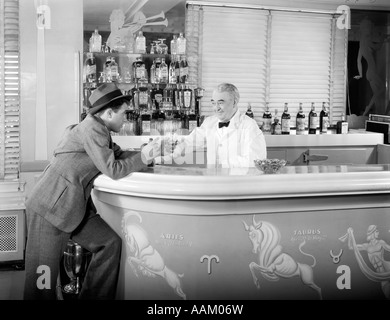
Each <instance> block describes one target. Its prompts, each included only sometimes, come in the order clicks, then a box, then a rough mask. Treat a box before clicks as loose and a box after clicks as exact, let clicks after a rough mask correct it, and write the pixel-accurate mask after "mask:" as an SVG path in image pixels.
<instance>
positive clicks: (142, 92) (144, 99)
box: [138, 78, 149, 113]
mask: <svg viewBox="0 0 390 320" xmlns="http://www.w3.org/2000/svg"><path fill="white" fill-rule="evenodd" d="M148 106H149V88H148V80H146V79H145V78H141V79H140V81H139V87H138V108H139V110H140V111H141V113H142V111H144V110H148Z"/></svg>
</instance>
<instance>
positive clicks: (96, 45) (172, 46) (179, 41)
mask: <svg viewBox="0 0 390 320" xmlns="http://www.w3.org/2000/svg"><path fill="white" fill-rule="evenodd" d="M133 37H134V41H133V45H132V46H131V47H129V46H128V44H127V45H126V44H124V45H123V48H119V47H118V48H117V47H114V48H110V47H109V45H108V44H107V43H106V44H105V45H103V44H102V36H101V35H100V34H99V31H98V29H95V30H94V32H93V33H92V35H91V37H90V39H89V52H106V53H109V52H115V51H117V52H131V53H142V54H146V53H147V48H146V38H145V36H144V34H143V32H142V31H138V33H134V35H133ZM165 41H166V39H163V38H160V39H158V40H154V41H151V42H150V50H149V53H150V54H168V53H170V54H172V55H175V54H179V55H182V54H186V49H187V39H186V38H185V37H184V33H183V32H180V33H179V35H176V34H175V35H173V38H172V40H171V41H170V43H169V49H168V45H167V44H166V43H164V42H165ZM126 48H127V49H126Z"/></svg>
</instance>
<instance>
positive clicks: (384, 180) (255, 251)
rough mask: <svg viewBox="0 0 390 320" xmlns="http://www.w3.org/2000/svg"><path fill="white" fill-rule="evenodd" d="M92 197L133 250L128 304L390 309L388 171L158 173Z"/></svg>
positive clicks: (126, 253) (124, 275)
mask: <svg viewBox="0 0 390 320" xmlns="http://www.w3.org/2000/svg"><path fill="white" fill-rule="evenodd" d="M93 197H94V202H95V205H96V207H97V208H98V212H99V214H100V215H101V216H102V217H103V219H104V220H105V221H106V222H107V223H108V224H109V225H110V226H111V227H112V228H113V229H114V230H115V231H116V232H117V233H118V234H119V235H120V236H121V237H122V239H123V254H122V261H121V271H120V279H119V283H118V292H117V298H118V299H133V300H139V299H153V300H159V299H164V300H165V299H191V300H199V299H202V300H204V299H206V300H208V299H247V300H253V299H367V298H369V299H389V298H390V269H386V268H388V266H389V265H390V262H389V261H386V258H384V257H386V256H384V255H383V250H390V232H389V231H390V167H389V165H363V166H349V165H348V166H342V165H340V166H296V167H293V166H287V167H284V168H282V169H281V170H280V171H279V172H278V173H277V174H263V173H262V172H261V171H259V170H257V169H256V168H249V169H247V168H242V169H215V168H194V167H191V168H185V167H168V166H156V167H155V168H150V169H148V171H145V172H136V173H132V174H131V175H129V176H127V177H126V178H123V179H120V180H116V181H114V180H112V179H110V178H108V177H107V176H104V175H102V176H99V177H98V178H97V179H96V180H95V186H94V192H93ZM378 259H379V260H378ZM387 260H389V259H387ZM375 261H376V262H375ZM378 261H379V262H380V263H378ZM372 262H375V263H372ZM352 274H353V277H352ZM299 279H300V281H299ZM352 282H353V284H352Z"/></svg>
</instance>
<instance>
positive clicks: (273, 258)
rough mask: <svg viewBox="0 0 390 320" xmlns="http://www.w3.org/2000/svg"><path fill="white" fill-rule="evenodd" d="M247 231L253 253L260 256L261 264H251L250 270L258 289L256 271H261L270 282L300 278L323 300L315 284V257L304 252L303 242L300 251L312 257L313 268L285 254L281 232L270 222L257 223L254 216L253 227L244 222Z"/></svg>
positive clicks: (258, 283)
mask: <svg viewBox="0 0 390 320" xmlns="http://www.w3.org/2000/svg"><path fill="white" fill-rule="evenodd" d="M243 223H244V227H245V230H246V231H248V232H249V239H250V240H251V242H252V245H253V250H252V251H253V253H257V254H258V255H259V263H255V262H251V263H250V264H249V269H250V271H251V273H252V277H253V281H254V283H255V285H256V287H257V288H258V289H260V281H259V279H258V278H257V276H256V274H255V271H256V270H258V271H260V273H261V275H262V276H263V277H264V278H265V279H267V280H269V281H278V280H279V277H282V278H291V277H294V276H298V277H300V278H301V280H302V282H303V283H304V284H305V285H307V286H309V287H310V288H312V289H313V290H315V291H316V292H317V294H318V295H319V298H320V299H322V294H321V288H320V287H318V286H317V285H316V284H315V283H314V279H313V278H314V277H313V267H314V266H315V264H316V259H315V257H314V256H312V255H310V254H307V253H305V252H303V251H302V247H303V245H304V244H305V241H303V242H302V243H301V244H300V245H299V251H300V252H301V253H302V254H304V255H307V256H309V257H311V258H312V259H313V260H314V261H313V264H312V265H311V266H309V265H307V264H303V263H299V262H296V261H295V260H294V259H293V258H292V257H291V256H290V255H288V254H287V253H284V252H283V249H282V246H281V245H280V244H279V242H280V232H279V230H278V229H277V228H276V227H275V226H274V225H272V224H271V223H269V222H266V221H261V222H256V221H255V217H254V216H253V225H250V226H248V225H247V224H246V223H245V221H243Z"/></svg>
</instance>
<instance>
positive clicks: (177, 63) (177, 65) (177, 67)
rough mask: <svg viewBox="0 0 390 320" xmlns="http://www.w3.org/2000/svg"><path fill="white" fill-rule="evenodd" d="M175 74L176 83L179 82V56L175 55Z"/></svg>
mask: <svg viewBox="0 0 390 320" xmlns="http://www.w3.org/2000/svg"><path fill="white" fill-rule="evenodd" d="M175 76H176V83H180V56H177V57H176V59H175Z"/></svg>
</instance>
